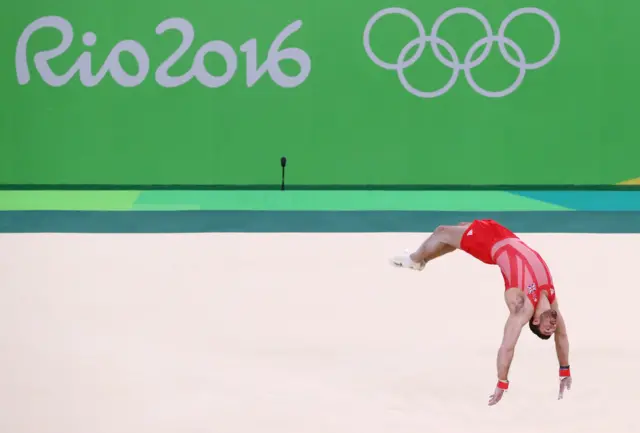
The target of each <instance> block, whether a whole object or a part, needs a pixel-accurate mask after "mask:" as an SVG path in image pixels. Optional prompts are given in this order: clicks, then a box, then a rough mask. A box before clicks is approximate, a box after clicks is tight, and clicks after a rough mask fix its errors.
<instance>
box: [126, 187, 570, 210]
mask: <svg viewBox="0 0 640 433" xmlns="http://www.w3.org/2000/svg"><path fill="white" fill-rule="evenodd" d="M134 209H135V210H186V209H201V210H272V211H290V210H298V211H312V210H324V211H352V210H381V211H386V210H404V211H435V210H437V211H494V210H495V211H522V210H547V211H549V210H570V209H568V208H565V207H563V206H559V205H555V204H551V203H545V202H542V201H539V200H535V199H531V198H527V197H522V196H519V195H513V194H509V193H507V192H502V191H284V192H282V191H145V192H142V193H141V194H140V197H139V198H138V200H137V201H136V203H135V205H134Z"/></svg>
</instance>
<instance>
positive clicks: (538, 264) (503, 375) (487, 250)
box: [391, 220, 572, 406]
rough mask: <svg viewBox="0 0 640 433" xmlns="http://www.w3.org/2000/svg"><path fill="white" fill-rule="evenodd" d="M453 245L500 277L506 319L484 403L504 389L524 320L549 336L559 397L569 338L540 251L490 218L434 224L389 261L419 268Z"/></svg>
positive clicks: (566, 375)
mask: <svg viewBox="0 0 640 433" xmlns="http://www.w3.org/2000/svg"><path fill="white" fill-rule="evenodd" d="M456 249H461V250H462V251H465V252H466V253H468V254H470V255H471V256H473V257H475V258H476V259H478V260H480V261H482V262H484V263H486V264H489V265H497V266H498V267H499V268H500V271H501V272H502V276H503V278H504V284H505V293H504V297H505V301H506V303H507V307H508V308H509V317H508V318H507V323H506V324H505V327H504V336H503V338H502V344H501V345H500V349H499V350H498V359H497V368H498V384H497V385H496V389H495V391H494V393H493V394H492V395H491V396H490V397H489V406H493V405H495V404H496V403H498V402H499V401H500V400H501V399H502V396H503V394H504V392H505V391H506V390H507V389H509V380H508V373H509V367H510V365H511V361H512V360H513V354H514V351H515V347H516V343H517V342H518V338H519V337H520V332H521V330H522V328H523V327H524V326H525V325H526V324H527V323H528V324H529V329H531V332H533V333H534V334H535V335H537V336H538V337H540V338H541V339H543V340H548V339H549V338H551V336H552V335H555V345H556V353H557V355H558V362H559V364H560V389H559V392H558V399H562V398H563V396H564V391H565V389H566V390H571V382H572V378H571V372H570V369H569V339H568V337H567V328H566V326H565V322H564V319H563V318H562V315H561V314H560V310H559V308H558V301H557V300H556V291H555V288H554V286H553V280H552V278H551V273H550V272H549V268H548V267H547V264H546V263H545V262H544V260H543V259H542V257H540V254H538V253H537V252H536V251H535V250H533V249H532V248H531V247H529V246H528V245H527V244H525V243H524V242H523V241H522V240H520V238H518V236H516V235H515V234H514V233H513V232H511V231H510V230H509V229H507V228H506V227H504V226H502V225H500V224H498V223H497V222H495V221H493V220H475V221H473V222H471V223H460V224H458V225H455V226H439V227H438V228H436V230H435V231H434V232H433V234H432V235H431V236H429V238H427V240H426V241H424V242H423V244H422V245H421V246H420V247H419V248H418V249H417V250H416V251H415V252H414V253H412V254H407V255H405V256H400V257H395V258H393V259H391V263H392V265H394V266H396V267H400V268H408V269H413V270H416V271H422V270H423V269H424V267H425V265H426V264H427V263H428V262H430V261H431V260H433V259H435V258H437V257H440V256H443V255H445V254H448V253H450V252H452V251H455V250H456Z"/></svg>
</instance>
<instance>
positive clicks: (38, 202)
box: [0, 191, 140, 211]
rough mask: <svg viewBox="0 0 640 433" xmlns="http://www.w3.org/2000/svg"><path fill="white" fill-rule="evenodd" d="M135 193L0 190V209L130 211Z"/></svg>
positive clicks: (134, 199) (136, 194)
mask: <svg viewBox="0 0 640 433" xmlns="http://www.w3.org/2000/svg"><path fill="white" fill-rule="evenodd" d="M139 195H140V192H138V191H0V210H118V211H120V210H131V208H132V206H133V204H134V202H135V201H136V199H137V198H138V196H139Z"/></svg>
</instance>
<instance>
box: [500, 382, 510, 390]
mask: <svg viewBox="0 0 640 433" xmlns="http://www.w3.org/2000/svg"><path fill="white" fill-rule="evenodd" d="M498 388H500V389H504V390H507V389H509V381H508V380H499V381H498Z"/></svg>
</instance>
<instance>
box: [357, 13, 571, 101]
mask: <svg viewBox="0 0 640 433" xmlns="http://www.w3.org/2000/svg"><path fill="white" fill-rule="evenodd" d="M460 14H466V15H471V16H472V17H474V18H477V19H478V21H480V23H481V24H482V26H483V27H484V29H485V32H486V33H487V36H485V37H484V38H482V39H480V40H479V41H477V42H475V43H474V44H473V45H472V46H471V48H470V49H469V51H468V52H467V54H466V55H465V56H464V60H463V62H462V63H460V58H459V57H458V54H457V52H456V50H455V49H454V48H453V47H452V46H451V44H450V43H449V42H447V41H445V40H444V39H442V38H440V37H439V36H438V30H440V26H441V25H442V23H443V22H444V21H446V20H447V19H448V18H450V17H452V16H454V15H460ZM387 15H402V16H405V17H407V18H409V19H410V20H411V21H413V23H414V24H415V25H416V27H417V28H418V37H417V38H415V39H413V40H412V41H409V42H408V43H407V45H405V46H404V48H403V49H402V50H401V51H400V54H399V55H398V59H397V61H396V63H387V62H384V61H382V60H380V58H379V57H378V56H377V55H376V54H375V53H374V52H373V49H372V48H371V30H372V29H373V26H374V25H375V24H376V23H377V22H378V21H379V20H380V19H381V18H382V17H384V16H387ZM520 15H537V16H540V17H542V18H544V19H545V20H546V21H547V22H548V23H549V25H551V28H552V30H553V46H552V48H551V51H549V54H547V56H546V57H544V58H543V59H542V60H540V61H538V62H535V63H527V61H526V58H525V55H524V52H523V51H522V48H520V46H519V45H518V44H516V43H515V42H514V41H513V40H512V39H510V38H508V37H506V36H505V32H506V30H507V27H508V26H509V24H510V23H511V22H512V21H513V20H514V19H516V18H517V17H519V16H520ZM363 41H364V49H365V51H366V52H367V55H368V56H369V58H370V59H371V60H372V61H373V63H375V64H376V65H378V66H380V67H381V68H383V69H387V70H393V71H396V73H397V74H398V79H399V80H400V83H401V84H402V85H403V87H404V88H405V89H406V90H407V91H408V92H410V93H411V94H413V95H415V96H417V97H419V98H437V97H438V96H442V95H444V94H445V93H447V92H448V91H449V90H450V89H451V88H452V87H453V86H454V85H455V84H456V81H457V80H458V77H459V75H460V72H461V71H462V72H464V75H465V77H466V79H467V82H468V83H469V85H470V86H471V88H472V89H473V90H475V91H476V92H477V93H479V94H480V95H482V96H485V97H487V98H502V97H505V96H507V95H510V94H512V93H513V92H515V90H516V89H517V88H518V87H520V85H521V84H522V82H523V81H524V77H525V75H526V73H527V71H532V70H535V69H540V68H542V67H543V66H545V65H547V64H548V63H549V62H550V61H551V60H552V59H553V58H554V57H555V55H556V54H557V53H558V50H559V49H560V27H559V26H558V23H557V22H556V20H555V19H554V18H553V17H552V16H551V15H549V14H548V13H547V12H545V11H543V10H541V9H538V8H533V7H527V8H520V9H516V10H515V11H513V12H511V13H510V14H509V15H507V17H506V18H505V19H504V20H503V21H502V23H501V24H500V28H499V29H498V34H497V35H494V34H493V30H492V28H491V24H490V23H489V20H487V18H486V17H485V16H484V15H482V14H481V13H480V12H478V11H476V10H475V9H471V8H466V7H457V8H453V9H450V10H448V11H446V12H445V13H443V14H442V15H440V16H439V17H438V18H437V19H436V21H435V22H434V24H433V27H432V28H431V34H427V33H426V30H425V28H424V26H423V24H422V22H421V21H420V19H419V18H418V17H417V16H416V15H415V14H413V13H412V12H411V11H409V10H407V9H403V8H397V7H392V8H387V9H382V10H380V11H378V12H377V13H376V14H375V15H373V16H372V17H371V19H369V21H368V22H367V25H366V26H365V29H364V36H363ZM494 42H497V44H498V48H499V49H500V53H501V54H502V57H504V59H505V60H506V61H507V63H509V64H510V65H511V66H514V67H516V68H518V69H519V73H518V76H517V78H516V80H515V81H514V82H513V83H512V84H511V85H510V86H509V87H507V88H506V89H504V90H500V91H490V90H486V89H483V88H482V87H480V86H479V85H478V83H476V81H475V80H474V78H473V75H472V74H471V71H472V69H473V68H475V67H477V66H479V65H480V64H481V63H482V62H484V61H485V60H486V59H487V57H488V56H489V54H490V52H491V48H492V47H493V44H494ZM427 43H429V44H430V45H431V50H432V51H433V54H434V55H435V57H436V59H438V61H440V63H442V64H443V65H444V66H446V67H448V68H449V69H451V71H452V74H451V78H450V79H449V81H448V82H447V83H446V84H445V85H444V86H443V87H441V88H440V89H438V90H434V91H422V90H418V89H416V88H415V87H413V86H412V85H411V84H409V81H408V80H407V78H406V77H405V74H404V70H405V69H407V68H408V67H410V66H411V65H413V64H414V63H416V62H417V61H418V60H419V59H420V57H421V56H422V53H423V52H424V49H425V46H426V44H427ZM483 45H484V49H483V51H482V53H481V54H480V56H479V57H478V58H477V59H475V60H473V56H474V55H475V54H476V52H477V51H478V50H479V49H480V48H481V47H482V46H483ZM416 46H417V47H418V49H417V50H416V52H415V54H414V55H413V56H412V57H411V58H409V59H407V55H408V54H409V51H411V49H413V48H414V47H416ZM507 46H509V47H510V48H511V49H512V50H513V51H514V52H515V54H516V56H517V59H514V58H513V57H511V54H509V52H508V51H507V48H506V47H507ZM440 47H442V48H444V49H445V51H447V52H448V53H449V55H450V56H451V60H449V59H447V58H446V57H444V56H443V55H442V52H441V51H440Z"/></svg>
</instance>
